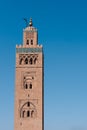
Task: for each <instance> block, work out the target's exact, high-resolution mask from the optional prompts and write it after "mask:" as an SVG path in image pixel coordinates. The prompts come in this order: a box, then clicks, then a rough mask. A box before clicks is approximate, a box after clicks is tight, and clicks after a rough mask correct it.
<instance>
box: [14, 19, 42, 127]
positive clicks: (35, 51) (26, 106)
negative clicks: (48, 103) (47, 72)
mask: <svg viewBox="0 0 87 130" xmlns="http://www.w3.org/2000/svg"><path fill="white" fill-rule="evenodd" d="M14 130H44V64H43V48H42V45H38V32H37V29H36V28H35V27H33V23H32V19H30V23H29V25H28V26H27V27H26V28H25V29H24V30H23V45H19V46H18V45H16V83H15V123H14Z"/></svg>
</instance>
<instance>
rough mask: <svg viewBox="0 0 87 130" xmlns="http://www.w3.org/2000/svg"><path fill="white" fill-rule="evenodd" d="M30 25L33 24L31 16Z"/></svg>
mask: <svg viewBox="0 0 87 130" xmlns="http://www.w3.org/2000/svg"><path fill="white" fill-rule="evenodd" d="M32 25H33V23H32V18H30V23H29V26H30V27H31V26H32Z"/></svg>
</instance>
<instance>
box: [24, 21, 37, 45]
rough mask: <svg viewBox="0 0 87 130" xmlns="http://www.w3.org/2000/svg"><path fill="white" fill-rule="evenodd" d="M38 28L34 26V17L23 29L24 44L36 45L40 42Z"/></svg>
mask: <svg viewBox="0 0 87 130" xmlns="http://www.w3.org/2000/svg"><path fill="white" fill-rule="evenodd" d="M37 36H38V33H37V29H36V28H35V27H33V22H32V19H30V22H29V25H28V26H27V27H26V28H25V29H24V30H23V44H24V46H27V47H28V46H29V47H32V46H36V45H37V44H38V37H37Z"/></svg>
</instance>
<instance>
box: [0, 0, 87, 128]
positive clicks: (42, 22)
mask: <svg viewBox="0 0 87 130" xmlns="http://www.w3.org/2000/svg"><path fill="white" fill-rule="evenodd" d="M24 17H27V18H30V17H32V19H33V23H34V26H35V27H37V28H38V32H39V44H43V46H44V55H45V130H87V0H44V1H41V0H1V1H0V130H13V125H14V86H15V85H14V84H15V83H14V82H15V46H16V44H21V43H22V31H23V28H24V27H25V23H24V21H23V18H24Z"/></svg>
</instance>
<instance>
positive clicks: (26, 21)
mask: <svg viewBox="0 0 87 130" xmlns="http://www.w3.org/2000/svg"><path fill="white" fill-rule="evenodd" d="M23 20H24V21H25V23H26V27H28V20H27V18H24V19H23Z"/></svg>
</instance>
